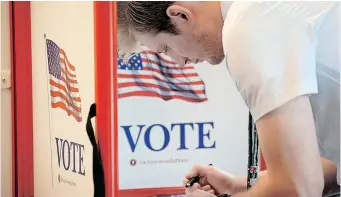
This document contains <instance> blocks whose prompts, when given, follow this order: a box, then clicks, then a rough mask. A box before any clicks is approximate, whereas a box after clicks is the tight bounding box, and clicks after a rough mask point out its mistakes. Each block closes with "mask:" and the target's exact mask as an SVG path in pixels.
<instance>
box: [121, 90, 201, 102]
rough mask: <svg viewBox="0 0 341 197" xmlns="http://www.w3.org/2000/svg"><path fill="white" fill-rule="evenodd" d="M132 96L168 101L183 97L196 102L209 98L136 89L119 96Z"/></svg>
mask: <svg viewBox="0 0 341 197" xmlns="http://www.w3.org/2000/svg"><path fill="white" fill-rule="evenodd" d="M130 96H146V97H159V98H162V99H163V100H166V101H168V100H171V99H181V100H184V101H189V102H195V103H199V102H203V101H207V98H202V99H194V98H188V97H185V96H180V95H173V96H164V95H160V94H158V93H155V92H146V91H134V92H129V93H124V94H119V95H118V98H126V97H130Z"/></svg>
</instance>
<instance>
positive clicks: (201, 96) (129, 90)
mask: <svg viewBox="0 0 341 197" xmlns="http://www.w3.org/2000/svg"><path fill="white" fill-rule="evenodd" d="M136 91H145V92H147V91H148V92H155V93H158V94H160V95H163V96H175V95H176V96H182V97H187V98H192V99H205V98H206V95H205V94H192V93H187V92H176V91H170V92H167V91H163V90H160V89H158V88H151V87H137V86H134V87H126V88H119V89H118V93H119V94H125V93H134V92H136Z"/></svg>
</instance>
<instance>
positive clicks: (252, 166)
mask: <svg viewBox="0 0 341 197" xmlns="http://www.w3.org/2000/svg"><path fill="white" fill-rule="evenodd" d="M258 157H259V154H258V135H257V130H256V124H255V123H254V122H253V118H252V115H251V113H249V151H248V170H247V188H248V189H249V188H250V187H251V186H252V185H253V184H255V183H256V181H257V179H258V166H259V165H258V163H259V159H258Z"/></svg>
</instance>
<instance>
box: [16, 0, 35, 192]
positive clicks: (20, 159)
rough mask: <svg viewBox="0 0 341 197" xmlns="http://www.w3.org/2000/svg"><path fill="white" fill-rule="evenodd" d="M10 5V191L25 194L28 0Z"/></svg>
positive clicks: (29, 163) (29, 106) (29, 156)
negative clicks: (13, 164) (12, 180)
mask: <svg viewBox="0 0 341 197" xmlns="http://www.w3.org/2000/svg"><path fill="white" fill-rule="evenodd" d="M11 7H12V9H11V10H12V11H11V14H12V16H11V18H12V17H13V18H12V21H11V23H12V28H11V30H12V38H11V39H12V46H11V47H12V53H13V54H12V61H13V62H12V65H11V66H12V87H13V89H12V92H13V93H12V102H13V103H14V104H13V106H12V107H13V108H12V113H13V114H14V115H13V119H12V126H13V135H14V139H13V140H14V141H15V146H16V147H15V149H16V154H14V157H15V159H14V160H15V161H16V173H17V174H16V176H15V181H16V182H17V185H15V188H14V190H16V191H15V192H14V193H15V194H17V196H25V197H26V196H27V197H29V196H33V195H34V173H33V172H34V168H33V101H32V50H31V4H30V2H29V1H23V2H11ZM23 32H24V33H23Z"/></svg>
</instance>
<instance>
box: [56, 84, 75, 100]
mask: <svg viewBox="0 0 341 197" xmlns="http://www.w3.org/2000/svg"><path fill="white" fill-rule="evenodd" d="M51 85H52V84H51ZM57 85H58V87H57V88H60V89H62V90H64V91H65V94H66V95H67V96H68V97H70V98H71V99H72V100H74V101H76V102H81V98H80V97H72V96H71V95H70V93H69V92H68V91H66V90H65V87H64V86H62V85H60V84H58V83H57ZM53 86H55V85H53ZM51 91H52V90H51ZM54 92H56V91H54Z"/></svg>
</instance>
